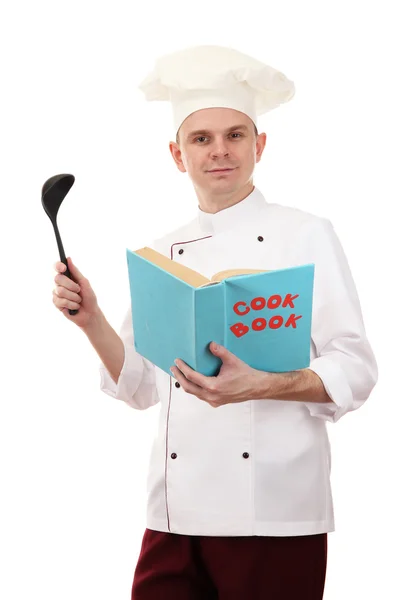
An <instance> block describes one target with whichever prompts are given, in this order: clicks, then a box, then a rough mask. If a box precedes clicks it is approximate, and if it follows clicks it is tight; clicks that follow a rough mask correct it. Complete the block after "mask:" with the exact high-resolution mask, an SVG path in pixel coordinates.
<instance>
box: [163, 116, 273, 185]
mask: <svg viewBox="0 0 400 600" xmlns="http://www.w3.org/2000/svg"><path fill="white" fill-rule="evenodd" d="M265 142H266V135H265V133H262V134H260V135H258V136H257V135H256V132H255V130H254V123H253V121H252V120H251V119H250V118H249V117H248V116H247V115H245V114H244V113H242V112H239V111H237V110H234V109H231V108H205V109H202V110H198V111H196V112H194V113H192V114H191V115H189V116H188V117H187V118H186V119H185V121H184V122H183V123H182V125H181V127H180V129H179V144H176V143H175V142H171V143H170V151H171V154H172V156H173V158H174V160H175V162H176V164H177V167H178V169H179V170H180V171H182V172H187V173H188V175H189V177H190V179H191V180H192V182H193V184H194V186H195V188H198V189H200V190H201V191H202V192H203V193H207V194H229V193H234V192H235V191H237V190H239V189H240V188H242V187H244V186H245V185H246V184H247V183H248V182H249V180H250V179H251V178H252V175H253V171H254V167H255V164H256V162H259V160H260V158H261V154H262V152H263V149H264V147H265ZM220 169H223V170H220Z"/></svg>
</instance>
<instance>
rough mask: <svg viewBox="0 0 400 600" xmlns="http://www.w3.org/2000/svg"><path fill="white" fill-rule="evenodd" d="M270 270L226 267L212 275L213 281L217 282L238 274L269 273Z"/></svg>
mask: <svg viewBox="0 0 400 600" xmlns="http://www.w3.org/2000/svg"><path fill="white" fill-rule="evenodd" d="M268 272H269V271H268V270H259V269H225V271H218V273H215V274H214V275H213V276H212V277H211V283H216V282H219V281H222V280H223V279H227V278H228V277H236V276H237V275H252V274H254V273H268Z"/></svg>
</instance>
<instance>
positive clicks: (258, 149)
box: [256, 133, 267, 162]
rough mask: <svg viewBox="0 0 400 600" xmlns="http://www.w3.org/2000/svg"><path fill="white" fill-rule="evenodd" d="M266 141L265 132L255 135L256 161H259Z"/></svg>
mask: <svg viewBox="0 0 400 600" xmlns="http://www.w3.org/2000/svg"><path fill="white" fill-rule="evenodd" d="M266 142H267V134H266V133H260V134H259V135H258V136H257V141H256V162H260V160H261V156H262V153H263V152H264V148H265V144H266Z"/></svg>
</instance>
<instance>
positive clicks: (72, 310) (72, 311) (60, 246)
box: [53, 220, 79, 315]
mask: <svg viewBox="0 0 400 600" xmlns="http://www.w3.org/2000/svg"><path fill="white" fill-rule="evenodd" d="M53 226H54V233H55V234H56V240H57V246H58V251H59V253H60V260H61V262H62V263H64V265H65V266H66V267H67V269H66V270H65V271H64V275H66V276H67V277H69V278H70V279H72V277H71V273H70V271H69V268H68V262H67V259H66V258H65V252H64V246H63V243H62V241H61V236H60V232H59V231H58V227H57V223H56V221H55V220H54V221H53ZM72 281H74V280H73V279H72ZM68 312H69V314H70V315H76V313H77V312H79V308H69V309H68Z"/></svg>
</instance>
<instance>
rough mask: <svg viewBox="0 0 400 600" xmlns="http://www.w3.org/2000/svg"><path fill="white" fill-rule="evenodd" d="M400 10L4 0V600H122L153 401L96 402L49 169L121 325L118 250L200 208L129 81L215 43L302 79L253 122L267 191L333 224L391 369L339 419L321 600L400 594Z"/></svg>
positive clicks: (340, 3)
mask: <svg viewBox="0 0 400 600" xmlns="http://www.w3.org/2000/svg"><path fill="white" fill-rule="evenodd" d="M378 5H379V8H378ZM394 5H395V3H392V2H390V1H389V0H387V1H385V0H383V1H380V2H379V4H378V3H377V2H376V3H372V2H365V1H364V2H361V1H359V2H356V1H353V2H351V1H349V0H336V2H335V3H328V2H325V1H321V0H314V1H311V0H303V1H302V2H298V1H297V0H293V1H292V2H289V1H284V0H281V1H280V2H274V3H270V2H259V3H258V2H255V1H254V0H253V1H252V0H247V1H246V3H245V6H244V7H240V6H239V5H234V4H232V3H224V2H222V3H221V2H220V3H215V2H210V1H209V0H202V1H201V2H199V3H190V2H180V1H178V0H171V1H170V2H154V1H153V2H147V3H140V4H139V6H137V7H135V6H134V3H133V2H132V1H131V2H128V1H124V0H113V2H111V1H110V2H104V1H100V0H97V1H96V2H94V1H88V0H86V1H85V0H79V1H77V0H70V1H69V3H68V4H67V3H65V2H60V1H56V0H52V1H51V2H50V1H49V0H48V1H46V0H36V2H32V3H29V2H28V1H26V0H25V1H18V0H14V1H13V2H11V1H9V2H5V3H3V4H2V8H1V15H0V51H1V57H2V58H1V89H2V92H1V99H0V102H1V108H2V110H1V113H0V114H1V116H0V125H1V127H0V131H1V166H2V169H1V178H0V186H1V190H0V192H1V200H2V204H1V206H2V219H1V270H2V274H1V275H2V277H1V290H2V293H1V309H2V310H1V317H0V318H1V330H0V331H1V340H2V359H1V419H0V428H1V429H0V445H1V447H0V451H1V459H0V465H1V466H0V468H1V472H0V481H1V496H0V502H1V510H0V553H1V557H0V560H1V562H0V564H1V576H0V597H1V598H4V600H20V599H21V598H28V597H29V598H31V597H32V598H40V599H41V600H54V598H57V600H71V599H72V598H73V599H74V600H88V599H92V598H96V600H103V599H104V600H110V599H111V598H112V599H113V600H128V598H130V588H131V583H132V577H133V571H134V568H135V566H136V561H137V558H138V554H139V550H140V545H141V541H142V535H143V532H144V527H145V507H146V495H145V481H146V474H147V466H148V459H149V452H150V447H151V442H152V438H153V435H154V433H155V430H156V423H157V418H158V411H159V407H153V408H152V409H150V410H148V411H142V412H140V411H134V410H132V409H131V408H130V407H128V406H127V405H125V404H123V403H122V402H120V401H118V400H113V399H112V398H110V397H109V396H106V395H105V394H103V393H102V392H100V390H99V381H100V379H99V374H98V362H99V360H98V357H97V355H96V354H95V352H94V350H93V348H92V347H91V345H90V343H89V342H88V340H87V339H86V337H85V335H84V334H83V333H82V332H81V331H80V330H79V329H78V328H77V327H76V326H75V325H74V324H73V323H71V322H69V321H68V320H67V319H65V318H64V317H63V316H62V315H61V313H60V312H58V311H57V309H56V308H55V307H54V306H53V303H52V289H53V287H54V281H53V277H54V274H55V273H54V271H53V264H54V262H55V261H56V260H58V254H57V247H56V242H55V237H54V233H53V229H52V227H51V223H50V220H49V219H48V217H47V216H46V214H45V212H44V211H43V209H42V206H41V202H40V195H41V187H42V185H43V183H44V181H45V180H46V179H47V178H49V177H51V176H52V175H55V174H57V173H72V174H74V175H75V177H76V182H75V185H74V186H73V188H72V189H71V191H70V193H69V194H68V196H67V198H66V200H65V201H64V203H63V205H62V207H61V209H60V212H59V218H58V224H59V227H60V231H61V235H62V239H63V242H64V247H65V251H66V253H67V256H71V257H72V258H73V259H74V261H75V263H76V264H77V266H78V268H80V270H81V271H82V272H83V274H84V275H86V276H87V277H88V278H89V280H90V282H91V284H92V286H93V288H94V290H95V292H96V294H97V297H98V300H99V304H100V306H101V308H102V310H103V311H104V313H105V315H106V316H107V318H108V320H109V321H110V323H111V324H112V326H113V327H114V328H115V329H117V330H119V327H120V323H121V320H122V317H123V315H124V312H125V311H126V309H127V307H128V305H129V301H130V300H129V288H128V280H127V270H126V258H125V251H126V248H127V247H129V248H131V249H136V248H139V247H141V246H143V245H145V244H146V243H149V242H150V241H151V240H152V239H153V238H154V237H157V236H159V235H163V234H164V233H167V232H168V231H170V230H172V229H174V228H176V227H177V226H179V225H181V224H183V223H185V222H186V221H188V220H189V219H191V218H192V217H193V216H194V212H195V211H196V209H197V202H196V198H195V195H194V191H193V188H192V185H191V182H190V180H189V179H188V178H187V175H186V174H181V173H180V172H179V171H178V170H177V169H176V167H175V165H174V163H173V160H172V158H171V156H170V154H169V150H168V142H169V141H170V139H172V138H173V127H172V118H171V113H170V107H169V106H168V105H167V104H165V106H164V103H146V102H145V100H144V97H143V94H142V92H141V91H140V90H138V88H137V86H138V84H139V83H140V81H141V80H142V79H143V78H144V76H145V75H147V73H148V72H149V70H151V69H152V68H153V64H154V60H155V59H156V58H157V57H158V56H159V55H161V54H164V53H166V52H172V51H175V50H178V49H180V48H183V47H185V46H189V45H195V44H207V43H212V44H220V45H229V46H233V47H236V48H237V49H238V50H240V51H242V52H246V53H248V54H251V55H253V56H254V57H256V58H258V59H259V60H263V61H265V62H267V63H269V64H271V65H272V66H274V67H275V68H277V69H279V70H281V71H283V72H284V73H285V74H286V75H287V76H288V77H289V78H290V79H292V80H293V81H294V82H295V85H296V95H295V97H294V99H293V100H291V101H290V102H289V103H288V104H287V105H284V106H282V107H280V108H279V109H277V110H275V111H272V112H270V113H268V114H266V115H264V116H263V117H261V118H260V121H259V130H260V131H265V132H266V133H267V145H266V149H265V152H264V155H263V158H262V161H261V162H260V163H259V164H258V165H257V166H256V171H255V179H254V182H255V184H256V185H257V186H258V187H259V188H260V189H261V191H262V192H263V194H264V195H265V196H266V198H267V200H268V201H270V202H279V203H282V204H286V205H290V206H294V207H297V208H300V209H303V210H306V211H310V212H313V213H315V214H318V215H321V216H325V217H327V218H329V219H330V220H331V221H332V223H333V224H334V227H335V229H336V231H337V233H338V235H339V238H340V239H341V241H342V244H343V246H344V249H345V252H346V254H347V257H348V259H349V263H350V266H351V269H352V273H353V276H354V279H355V281H356V285H357V289H358V292H359V295H360V299H361V305H362V308H363V315H364V320H365V325H366V328H367V333H368V337H369V339H370V342H371V344H372V347H373V349H374V351H375V353H376V357H377V360H378V365H379V382H378V384H377V386H376V388H375V389H374V391H373V393H372V394H371V397H370V399H369V400H368V402H367V403H366V404H365V406H364V407H363V408H361V409H360V410H359V411H356V412H355V413H352V414H349V415H346V416H345V417H344V418H343V419H342V420H341V421H340V422H339V423H337V424H335V425H331V424H328V430H329V435H330V439H331V445H332V455H333V465H332V484H333V494H334V503H335V516H336V532H334V533H332V534H330V535H329V557H328V571H327V581H326V592H325V597H324V598H325V599H326V600H337V599H339V598H340V600H350V599H354V598H362V599H363V600H367V599H376V598H385V599H387V600H389V599H392V598H399V597H400V583H399V579H398V573H397V568H398V567H397V561H398V555H399V554H398V547H397V539H398V536H399V535H400V526H399V521H398V507H399V505H400V495H399V491H398V490H399V485H398V479H399V469H398V456H399V441H398V439H399V435H398V419H399V417H400V408H399V400H400V397H399V389H398V387H399V386H398V373H399V370H398V360H397V356H398V352H397V344H396V339H398V336H399V333H400V332H399V326H398V320H397V306H396V293H397V291H398V288H399V286H398V269H399V266H398V259H399V255H400V253H399V233H398V231H399V228H398V224H397V220H396V218H395V214H397V208H398V202H399V184H398V177H397V175H398V163H399V151H398V148H399V142H398V141H399V135H400V127H399V119H398V106H399V100H400V97H399V87H398V78H397V73H398V64H397V61H395V56H396V55H397V56H398V55H399V52H400V45H399V42H398V31H397V30H398V27H397V24H396V19H395V18H394V16H395V9H394ZM396 36H397V39H396ZM396 170H397V172H396ZM395 259H396V262H395ZM244 600H245V599H244ZM246 600H247V599H246ZM249 600H250V599H249ZM271 600H274V599H271Z"/></svg>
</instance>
